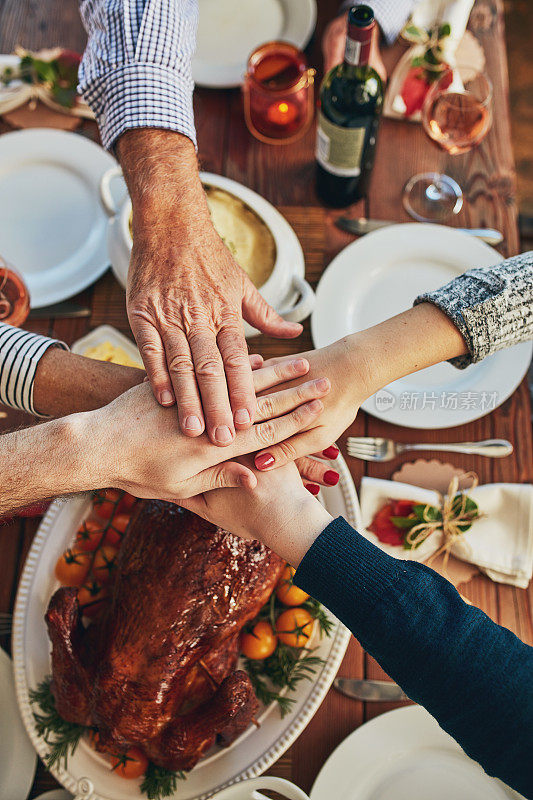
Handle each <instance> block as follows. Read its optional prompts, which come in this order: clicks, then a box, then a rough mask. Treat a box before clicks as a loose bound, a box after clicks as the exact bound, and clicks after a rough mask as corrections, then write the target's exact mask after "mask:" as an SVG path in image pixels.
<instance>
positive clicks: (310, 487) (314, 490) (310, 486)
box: [305, 483, 320, 495]
mask: <svg viewBox="0 0 533 800" xmlns="http://www.w3.org/2000/svg"><path fill="white" fill-rule="evenodd" d="M305 488H306V489H307V491H308V492H311V494H314V495H317V494H318V493H319V491H320V486H317V485H316V483H306V484H305Z"/></svg>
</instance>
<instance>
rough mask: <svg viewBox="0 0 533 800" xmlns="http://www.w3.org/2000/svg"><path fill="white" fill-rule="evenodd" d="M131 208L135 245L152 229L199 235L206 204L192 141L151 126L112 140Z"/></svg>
mask: <svg viewBox="0 0 533 800" xmlns="http://www.w3.org/2000/svg"><path fill="white" fill-rule="evenodd" d="M116 150H117V156H118V158H119V161H120V164H121V166H122V170H123V173H124V178H125V180H126V183H127V185H128V190H129V193H130V197H131V200H132V207H133V220H132V223H133V232H134V240H135V243H136V244H141V243H143V242H144V241H145V240H146V239H150V240H153V239H155V238H157V236H158V234H159V235H162V236H164V237H166V236H168V233H169V227H171V228H172V231H173V235H174V236H180V235H183V236H187V238H190V237H194V236H195V235H200V234H201V231H202V228H203V227H204V226H205V224H206V222H209V220H210V217H209V209H208V207H207V200H206V196H205V192H204V190H203V187H202V183H201V181H200V175H199V172H198V162H197V157H196V151H195V149H194V145H193V144H192V142H191V141H190V139H188V138H187V137H186V136H182V135H180V134H179V133H174V132H172V131H161V130H156V129H155V128H144V129H142V130H135V131H127V132H126V133H124V134H123V135H122V136H121V137H120V139H119V140H118V142H117V148H116Z"/></svg>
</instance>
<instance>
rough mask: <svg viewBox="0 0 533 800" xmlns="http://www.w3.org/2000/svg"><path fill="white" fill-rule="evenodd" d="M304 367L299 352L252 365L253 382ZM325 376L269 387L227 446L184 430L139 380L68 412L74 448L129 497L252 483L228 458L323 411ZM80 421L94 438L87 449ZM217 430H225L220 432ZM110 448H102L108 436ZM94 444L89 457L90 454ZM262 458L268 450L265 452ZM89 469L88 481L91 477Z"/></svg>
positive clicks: (308, 424)
mask: <svg viewBox="0 0 533 800" xmlns="http://www.w3.org/2000/svg"><path fill="white" fill-rule="evenodd" d="M307 369H308V363H307V362H306V361H305V359H301V358H298V359H295V360H293V361H291V362H285V363H284V364H280V365H275V366H274V365H271V366H269V367H261V368H259V369H257V370H255V371H254V373H253V375H254V381H255V385H256V387H257V388H258V389H260V390H262V389H267V388H268V387H270V389H272V387H275V386H276V385H277V384H278V383H281V382H286V381H287V379H288V378H292V377H294V376H295V375H303V374H304V373H305V372H306V371H307ZM328 391H329V382H328V381H327V380H324V379H322V378H320V379H315V380H311V381H307V382H306V383H303V384H302V385H300V386H298V387H293V388H287V389H283V390H282V391H280V392H276V391H274V392H272V391H271V392H270V394H267V395H263V396H261V397H259V398H258V399H257V411H256V416H257V422H256V423H255V424H254V425H252V426H251V427H249V428H247V429H245V430H240V431H237V433H236V435H235V437H234V439H233V440H232V441H231V442H230V443H229V444H228V446H227V447H225V448H223V449H221V448H218V447H213V446H212V444H211V442H210V441H209V439H208V437H207V435H206V434H205V433H204V434H202V435H201V436H198V437H190V436H185V435H184V434H183V433H182V432H181V431H180V430H179V428H178V426H177V425H176V424H175V416H174V412H173V411H172V409H170V408H166V409H165V408H162V407H161V406H160V405H159V404H158V403H156V401H155V399H154V397H153V395H152V392H151V389H150V386H149V385H148V384H146V383H143V384H141V385H139V386H136V387H134V388H133V389H131V390H130V391H129V392H126V393H125V394H123V395H121V396H120V397H118V398H117V399H116V400H114V401H113V402H112V403H110V404H109V405H107V406H104V408H101V409H97V410H96V411H93V412H87V413H86V414H81V415H79V416H78V417H77V418H76V417H75V421H76V425H75V427H74V430H73V434H72V436H73V439H74V442H75V443H76V442H78V446H75V447H74V450H75V452H78V450H79V451H80V452H81V451H83V452H86V453H87V459H88V461H89V460H91V462H92V463H94V464H97V465H98V477H97V478H96V481H97V482H95V483H93V484H91V483H89V484H87V486H84V487H82V488H93V487H94V486H113V487H117V488H119V489H125V490H126V491H128V492H131V493H132V494H134V495H135V496H136V497H155V498H159V499H162V500H171V501H175V500H176V499H177V498H184V497H189V496H191V495H194V494H197V493H198V492H203V491H207V490H209V489H215V488H218V487H228V486H238V485H243V486H255V484H256V482H257V479H256V477H255V474H254V471H252V470H251V469H250V468H249V467H246V466H245V465H243V464H241V463H239V462H237V461H234V460H231V459H235V458H237V457H239V456H242V455H244V454H247V453H253V452H256V451H257V450H259V449H260V448H261V447H265V446H267V447H268V446H270V445H271V446H275V445H277V444H278V443H279V442H282V441H283V440H284V439H288V438H290V437H291V436H293V435H294V434H296V433H298V432H299V431H301V430H304V429H309V428H313V427H314V426H315V425H316V424H318V419H319V417H320V414H321V413H322V410H323V405H322V402H321V400H320V398H323V397H325V396H326V395H327V393H328ZM78 428H80V429H81V430H82V432H83V433H84V434H85V437H86V438H89V439H90V440H91V441H92V442H93V444H92V447H91V448H88V447H87V445H86V444H82V442H85V438H81V437H79V436H78V433H77V430H78ZM222 435H224V431H222ZM110 441H112V442H113V447H112V448H109V442H110ZM92 451H94V458H91V459H90V458H89V456H90V452H92ZM263 460H264V462H265V463H266V464H268V456H265V457H264V459H263ZM89 475H90V472H89V470H88V471H87V480H89V481H90V480H92V479H91V478H90V477H89Z"/></svg>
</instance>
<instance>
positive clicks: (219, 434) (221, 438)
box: [215, 425, 233, 444]
mask: <svg viewBox="0 0 533 800" xmlns="http://www.w3.org/2000/svg"><path fill="white" fill-rule="evenodd" d="M215 441H216V442H218V443H219V444H229V443H230V442H232V441H233V436H232V433H231V431H230V429H229V428H228V426H227V425H219V426H218V428H215Z"/></svg>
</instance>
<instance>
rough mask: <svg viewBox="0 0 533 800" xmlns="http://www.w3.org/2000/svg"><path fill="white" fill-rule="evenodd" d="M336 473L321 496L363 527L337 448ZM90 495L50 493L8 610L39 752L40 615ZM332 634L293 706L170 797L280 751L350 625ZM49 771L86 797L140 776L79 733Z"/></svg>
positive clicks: (308, 710) (234, 776)
mask: <svg viewBox="0 0 533 800" xmlns="http://www.w3.org/2000/svg"><path fill="white" fill-rule="evenodd" d="M334 466H335V469H336V470H338V472H339V473H340V476H341V477H340V480H339V483H338V484H337V486H334V487H328V488H326V489H323V490H322V497H323V502H324V504H325V505H326V507H327V508H328V510H329V511H330V513H331V514H332V515H333V516H334V517H336V516H339V515H342V516H344V517H345V518H346V519H347V520H348V521H349V522H350V523H351V524H352V525H353V526H354V527H360V524H361V519H360V510H359V502H358V499H357V494H356V491H355V487H354V485H353V481H352V478H351V475H350V472H349V470H348V467H347V466H346V463H345V461H344V460H343V459H342V456H339V457H338V458H337V459H336V461H335V462H334ZM90 503H91V495H90V494H89V493H85V494H82V495H79V496H76V497H72V498H69V499H59V500H55V501H54V503H52V505H51V506H50V508H49V510H48V512H47V514H46V516H45V517H44V518H43V521H42V523H41V525H40V527H39V530H38V531H37V534H36V536H35V538H34V541H33V545H32V547H31V550H30V552H29V554H28V557H27V560H26V564H25V566H24V571H23V573H22V577H21V580H20V584H19V588H18V594H17V601H16V606H15V613H14V618H13V643H12V648H13V662H14V673H15V684H16V692H17V699H18V703H19V708H20V712H21V716H22V719H23V721H24V725H25V727H26V730H27V732H28V734H29V737H30V739H31V741H32V743H33V745H34V747H35V749H36V750H37V752H38V754H39V755H40V756H41V757H43V756H44V755H46V753H47V750H48V747H47V745H46V743H45V742H44V741H43V739H42V738H40V737H39V736H38V734H37V731H36V729H35V723H34V719H33V715H32V711H31V706H30V702H29V694H28V693H29V690H30V689H31V688H34V687H35V686H36V685H37V684H38V683H39V681H41V680H42V679H43V678H44V677H45V676H46V675H48V674H49V673H50V643H49V640H48V635H47V631H46V625H45V622H44V614H45V611H46V608H47V605H48V601H49V599H50V597H51V596H52V594H53V592H54V591H55V589H56V588H57V586H58V584H57V581H56V580H55V577H54V566H55V563H56V561H57V559H58V558H59V556H60V555H61V553H62V552H63V551H64V550H65V548H66V547H67V546H68V545H69V544H70V543H71V541H72V539H73V536H74V533H75V531H76V530H77V528H78V527H79V525H80V523H81V521H82V520H83V518H84V517H85V516H86V515H87V513H88V511H89V509H90ZM332 619H333V621H334V622H335V627H334V632H333V634H332V636H331V638H323V639H318V637H317V641H316V646H317V650H316V654H317V655H319V656H321V657H322V658H323V659H325V664H324V665H323V666H322V668H321V669H320V671H319V672H318V673H317V675H316V679H315V680H314V681H313V682H308V681H302V682H301V683H300V684H299V685H298V689H297V691H296V692H295V693H294V694H293V695H291V696H293V697H295V699H296V703H295V705H294V709H293V711H292V713H291V714H289V715H287V716H286V717H285V719H281V717H280V715H279V712H278V709H277V707H275V706H269V707H268V708H266V709H264V711H263V712H262V713H261V714H260V716H259V722H260V723H261V727H260V728H259V729H256V728H255V727H253V726H251V727H250V728H249V729H248V730H247V731H245V733H244V734H243V735H242V736H241V737H240V738H239V739H238V740H237V741H235V742H234V743H233V744H232V745H231V746H230V747H229V748H214V749H213V751H212V752H211V753H209V754H208V755H207V756H206V758H204V759H203V760H202V761H200V763H199V764H198V765H197V766H196V767H195V768H194V770H192V771H191V772H190V773H189V776H188V778H187V780H186V781H183V782H180V785H179V788H178V790H177V792H176V793H175V794H174V795H173V797H174V798H175V800H193V798H194V799H196V800H204V799H205V798H207V797H209V796H210V795H211V794H213V793H214V792H215V791H218V790H220V789H222V788H224V787H226V786H229V785H231V784H233V783H235V782H236V781H239V780H243V779H245V778H253V777H256V776H258V775H260V774H261V773H262V772H264V771H265V770H266V769H268V767H269V766H270V765H271V764H272V763H273V762H274V761H275V760H276V759H278V758H279V757H280V756H281V755H282V754H283V753H284V752H285V750H287V748H288V747H290V745H291V744H292V743H293V742H294V740H295V739H296V738H297V737H298V736H299V734H300V733H301V732H302V731H303V729H304V728H305V726H306V725H307V723H308V722H309V721H310V719H311V718H312V717H313V715H314V714H315V712H316V710H317V709H318V707H319V706H320V704H321V702H322V700H323V699H324V697H325V695H326V694H327V692H328V689H329V687H330V685H331V683H332V681H333V678H334V677H335V675H336V673H337V670H338V668H339V666H340V664H341V661H342V659H343V656H344V653H345V651H346V647H347V645H348V641H349V638H350V632H349V631H348V629H347V628H345V627H344V625H342V624H341V623H340V622H339V621H338V620H336V619H335V618H334V617H332ZM52 774H53V775H54V776H55V777H56V778H57V780H59V781H60V783H62V784H63V786H64V787H65V788H66V789H68V791H70V792H72V794H74V795H76V796H77V797H79V798H80V800H81V798H83V800H132V799H133V798H142V797H144V795H142V794H141V793H140V790H139V783H140V782H136V781H124V780H123V779H122V778H120V777H118V776H117V775H115V774H114V773H112V772H111V771H110V769H109V765H108V763H107V762H106V761H105V759H104V758H103V757H102V756H100V755H99V754H97V753H96V752H95V751H94V750H92V749H91V748H90V747H89V745H88V743H86V742H85V741H82V742H81V743H80V746H79V747H78V749H77V750H76V753H75V754H74V755H73V756H71V757H70V758H69V761H68V765H67V769H62V768H61V769H60V768H58V767H54V768H53V769H52Z"/></svg>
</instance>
